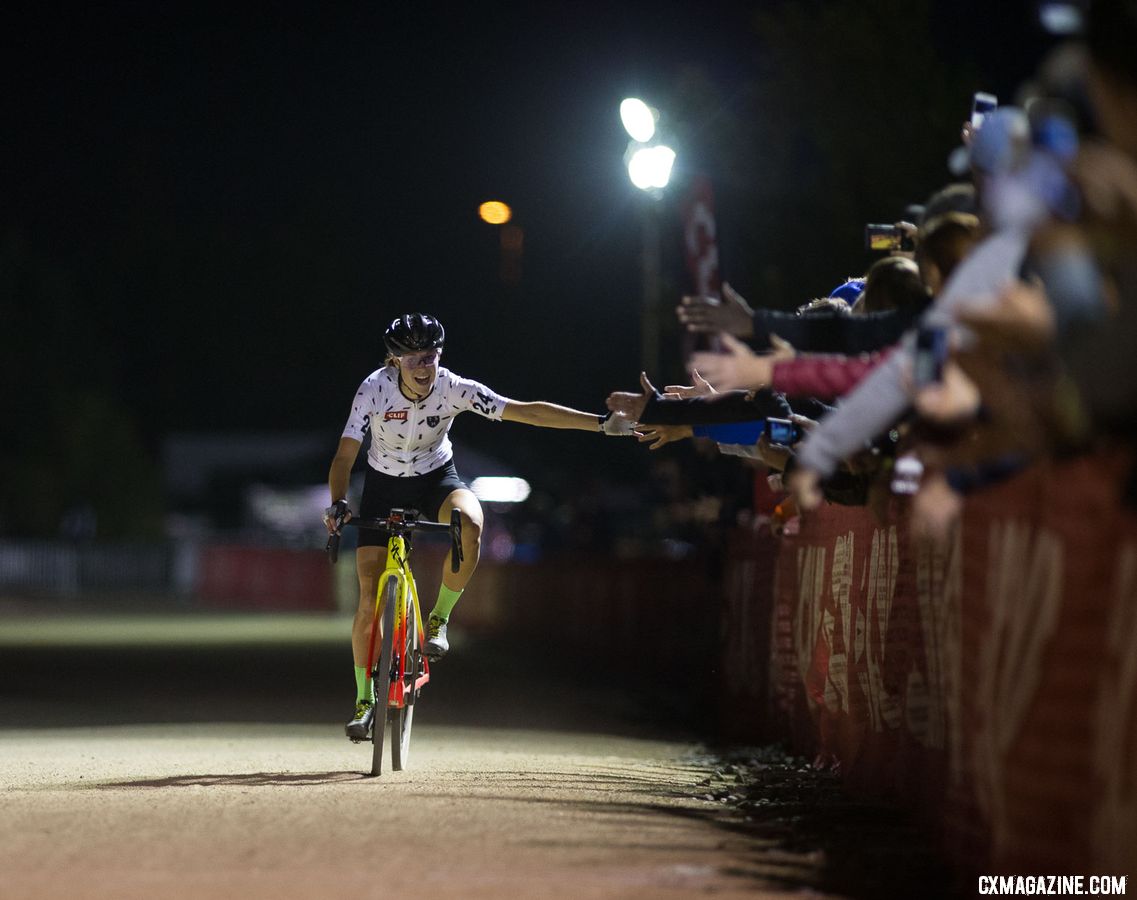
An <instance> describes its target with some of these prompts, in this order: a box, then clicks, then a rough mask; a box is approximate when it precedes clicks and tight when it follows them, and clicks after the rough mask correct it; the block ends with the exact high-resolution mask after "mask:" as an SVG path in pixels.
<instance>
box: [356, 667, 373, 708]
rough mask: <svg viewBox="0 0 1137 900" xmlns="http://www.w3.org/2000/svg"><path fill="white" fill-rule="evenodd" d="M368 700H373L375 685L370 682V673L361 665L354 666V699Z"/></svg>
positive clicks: (357, 700)
mask: <svg viewBox="0 0 1137 900" xmlns="http://www.w3.org/2000/svg"><path fill="white" fill-rule="evenodd" d="M361 700H370V701H371V702H372V703H374V702H375V686H374V685H373V684H372V683H371V673H370V672H368V671H367V669H365V668H364V667H363V666H356V667H355V701H356V703H358V702H360V701H361Z"/></svg>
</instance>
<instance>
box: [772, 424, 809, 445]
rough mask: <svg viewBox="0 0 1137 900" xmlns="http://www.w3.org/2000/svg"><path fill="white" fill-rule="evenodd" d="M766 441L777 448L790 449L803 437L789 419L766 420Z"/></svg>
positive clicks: (801, 432) (798, 428) (802, 433)
mask: <svg viewBox="0 0 1137 900" xmlns="http://www.w3.org/2000/svg"><path fill="white" fill-rule="evenodd" d="M765 431H766V440H768V441H769V442H770V443H771V444H776V445H778V446H779V447H792V446H793V445H794V444H796V443H798V441H800V440H801V439H802V437H803V435H804V432H803V431H802V430H801V428H800V427H799V426H797V425H795V424H794V423H793V422H791V421H790V420H789V419H767V420H766V429H765Z"/></svg>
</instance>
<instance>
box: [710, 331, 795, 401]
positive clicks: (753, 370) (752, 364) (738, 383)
mask: <svg viewBox="0 0 1137 900" xmlns="http://www.w3.org/2000/svg"><path fill="white" fill-rule="evenodd" d="M721 340H722V346H723V349H724V350H725V351H726V352H725V353H693V354H692V355H691V366H692V371H693V370H694V369H698V370H699V371H700V372H702V373H703V375H704V377H705V378H706V380H707V381H709V382H710V383H711V384H712V385H714V386H715V388H716V389H718V390H720V391H730V390H734V389H736V388H745V389H747V390H756V389H758V388H760V387H765V386H766V385H768V384H769V383H770V382H771V381H772V380H773V377H774V362H775V358H774V357H773V356H756V355H755V353H754V351H753V350H751V349H750V348H749V347H747V346H746V345H745V344H744V343H742V341H740V340H738V338H734V337H731V336H730V335H729V334H725V333H724V334H723V335H722V336H721Z"/></svg>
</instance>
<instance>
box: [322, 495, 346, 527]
mask: <svg viewBox="0 0 1137 900" xmlns="http://www.w3.org/2000/svg"><path fill="white" fill-rule="evenodd" d="M350 521H351V507H350V506H348V505H347V501H346V500H337V501H336V502H335V503H333V504H332V505H331V506H329V507H328V508H327V509H325V510H324V527H326V528H327V529H328V534H339V533H340V529H341V528H343V526H344V525H345V524H346V523H347V522H350Z"/></svg>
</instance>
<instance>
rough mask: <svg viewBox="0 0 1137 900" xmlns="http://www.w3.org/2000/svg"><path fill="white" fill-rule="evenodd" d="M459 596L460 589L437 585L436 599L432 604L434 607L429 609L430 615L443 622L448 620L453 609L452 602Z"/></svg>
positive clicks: (460, 593)
mask: <svg viewBox="0 0 1137 900" xmlns="http://www.w3.org/2000/svg"><path fill="white" fill-rule="evenodd" d="M461 596H462V591H452V590H450V588H448V587H447V586H446V585H442V586H441V587H439V588H438V600H437V601H436V602H435V604H434V609H432V610H431V611H430V615H431V617H432V618H436V619H441V620H442V621H443V622H447V621H449V619H450V613H452V612H453V611H454V604H455V603H457V602H458V598H459V597H461Z"/></svg>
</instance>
